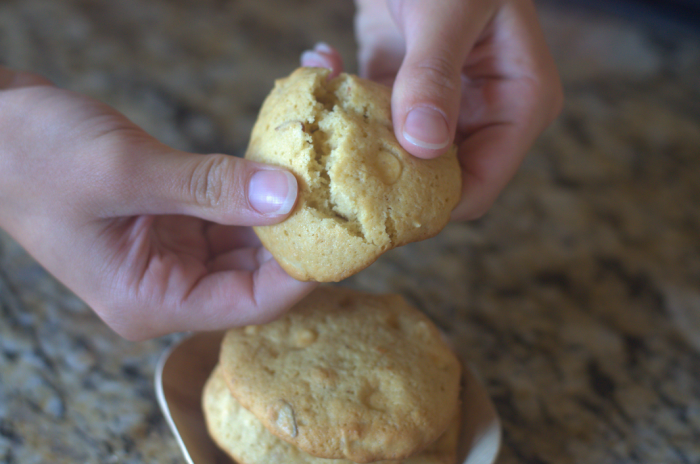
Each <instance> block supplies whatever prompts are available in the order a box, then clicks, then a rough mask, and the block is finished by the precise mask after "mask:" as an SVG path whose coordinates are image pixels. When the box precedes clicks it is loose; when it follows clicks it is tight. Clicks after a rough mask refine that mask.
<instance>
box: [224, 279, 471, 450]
mask: <svg viewBox="0 0 700 464" xmlns="http://www.w3.org/2000/svg"><path fill="white" fill-rule="evenodd" d="M219 362H220V364H221V367H222V370H223V373H224V377H225V379H226V382H227V384H228V385H229V389H230V391H231V393H232V394H233V396H234V397H235V398H236V399H237V400H238V401H239V402H240V403H241V404H242V405H243V406H244V407H245V408H246V409H248V410H250V412H252V413H253V414H254V415H255V416H256V417H257V418H258V419H259V420H260V421H261V422H262V423H263V424H264V426H265V427H266V428H267V429H268V430H270V432H272V433H273V434H275V435H277V436H278V437H279V438H281V439H283V440H285V441H287V442H289V443H291V444H293V445H295V446H296V447H298V448H299V449H301V450H303V451H304V452H306V453H308V454H311V455H313V456H318V457H323V458H329V459H348V460H351V461H354V462H361V463H363V462H372V461H378V460H398V459H403V458H405V457H407V456H410V455H412V454H414V453H416V452H417V451H420V450H422V449H424V448H425V447H426V446H428V445H429V444H430V443H433V442H434V441H435V440H436V439H437V438H438V437H439V436H440V435H441V434H442V433H443V432H445V430H446V429H447V427H448V424H449V422H450V419H451V418H452V416H453V415H454V412H455V411H456V410H457V407H458V393H459V378H460V364H459V361H458V360H457V358H456V356H455V355H454V354H453V353H452V351H450V349H449V348H448V347H447V345H446V344H445V343H444V341H443V340H442V337H441V335H440V333H439V331H438V330H437V328H436V327H435V326H434V325H433V323H432V322H431V321H430V320H429V319H428V318H427V317H426V316H425V315H424V314H423V313H421V312H420V311H418V310H417V309H415V308H413V307H411V306H410V305H408V304H407V303H406V302H405V300H404V299H403V298H401V297H400V296H398V295H371V294H367V293H360V292H356V291H353V290H350V289H347V288H339V287H321V288H319V289H317V290H316V291H315V292H314V293H312V294H311V295H310V296H308V297H307V298H306V299H304V300H303V301H302V302H301V303H299V304H297V305H296V306H295V307H294V308H292V310H291V311H290V312H289V313H288V314H287V315H286V316H284V317H283V318H282V319H279V320H277V321H275V322H272V323H269V324H266V325H261V326H248V327H244V328H238V329H233V330H230V331H229V332H227V334H226V336H225V337H224V340H223V342H222V345H221V353H220V360H219Z"/></svg>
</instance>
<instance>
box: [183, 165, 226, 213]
mask: <svg viewBox="0 0 700 464" xmlns="http://www.w3.org/2000/svg"><path fill="white" fill-rule="evenodd" d="M232 171H233V164H232V163H231V160H230V159H228V157H227V156H226V155H205V156H203V158H202V159H201V160H199V161H198V162H197V164H196V166H195V168H194V169H193V170H192V173H191V175H190V177H189V181H188V185H187V189H188V194H189V197H190V198H191V199H192V201H193V202H194V203H195V204H197V205H199V206H203V207H206V208H217V207H219V206H220V205H221V203H222V201H224V198H225V197H226V195H225V186H226V180H227V179H229V178H231V177H232V176H231V174H232Z"/></svg>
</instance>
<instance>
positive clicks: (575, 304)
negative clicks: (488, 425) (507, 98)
mask: <svg viewBox="0 0 700 464" xmlns="http://www.w3.org/2000/svg"><path fill="white" fill-rule="evenodd" d="M538 8H539V12H540V19H541V22H542V26H543V28H544V30H545V33H546V36H547V39H548V42H549V44H550V46H551V48H552V51H553V53H554V56H555V58H556V60H557V63H558V66H559V69H560V72H561V76H562V80H563V82H564V89H565V93H566V104H565V108H564V111H563V113H562V115H561V117H560V118H559V119H558V120H557V121H556V122H555V123H554V124H553V125H552V127H551V128H550V129H548V130H547V132H545V133H544V134H543V135H542V137H541V138H540V139H539V141H538V142H537V143H536V144H535V146H534V147H533V149H532V151H531V153H530V155H529V156H528V158H527V159H526V161H525V162H524V164H523V166H522V168H521V169H520V171H519V173H518V175H517V176H516V178H515V179H514V181H513V182H512V183H511V184H510V186H509V187H508V188H507V189H506V190H505V192H504V193H503V195H502V196H501V198H500V199H499V201H498V202H497V203H496V205H495V206H494V207H493V209H492V210H491V211H490V212H489V213H488V214H487V215H486V216H485V217H484V218H482V219H480V220H478V221H473V222H470V223H468V224H451V225H450V226H448V227H447V229H446V230H445V231H443V232H442V233H441V234H440V235H439V236H438V237H436V238H434V239H431V240H427V241H425V242H420V243H416V244H412V245H409V246H406V247H402V248H400V249H397V250H394V251H392V252H390V253H388V254H387V255H385V256H384V257H382V258H381V259H380V260H379V261H378V262H377V263H376V264H374V265H373V266H372V267H370V268H369V269H367V270H366V271H363V272H361V273H360V274H358V275H356V276H354V277H353V278H351V279H349V280H348V281H346V282H345V284H347V285H351V286H353V287H355V288H358V289H362V290H368V291H377V292H397V293H401V294H403V295H404V296H405V297H406V298H408V299H409V300H410V301H411V302H412V303H414V304H415V305H417V306H418V307H419V308H421V309H422V310H423V311H425V312H426V313H427V314H429V315H430V317H431V318H432V319H433V320H434V321H435V322H436V323H437V324H438V325H439V326H440V327H441V328H442V329H443V330H444V331H445V332H446V333H447V334H448V336H449V337H450V338H451V339H452V340H453V341H454V342H455V344H456V345H457V347H458V350H459V351H460V353H461V354H462V355H463V356H464V357H465V358H467V359H468V360H469V361H470V362H471V363H472V364H473V365H474V366H475V368H476V370H477V371H478V372H479V374H480V376H481V377H482V379H483V380H484V383H485V385H486V387H487V389H488V390H489V393H490V394H491V396H492V398H493V399H494V402H495V404H496V407H497V409H498V411H499V414H500V415H501V417H502V419H503V425H504V444H503V450H502V453H501V457H500V460H499V462H501V463H505V464H511V463H523V464H546V463H557V464H562V463H563V464H568V463H596V464H601V463H697V462H700V352H699V350H700V3H699V2H698V1H697V0H673V1H663V2H662V1H653V0H639V1H632V0H619V1H603V0H600V1H598V0H593V1H585V2H584V1H577V0H561V1H554V0H547V1H545V0H542V1H539V2H538ZM353 14H354V8H353V4H352V2H351V1H350V0H247V1H245V0H228V1H226V0H149V1H146V0H119V1H113V0H112V1H110V0H61V1H56V0H0V64H2V65H5V66H8V67H12V68H15V69H25V70H31V71H34V72H37V73H40V74H43V75H44V76H46V77H48V78H49V79H51V80H52V81H53V82H55V83H56V84H57V85H59V86H61V87H66V88H69V89H72V90H75V91H77V92H81V93H85V94H88V95H90V96H93V97H95V98H97V99H100V100H102V101H105V102H107V103H109V104H111V105H113V106H114V107H116V108H117V109H118V110H120V111H122V112H123V113H125V114H126V115H127V116H128V117H129V118H131V119H132V120H133V121H135V122H136V123H138V124H139V125H141V126H142V127H144V128H145V129H146V130H147V131H148V132H150V133H151V134H153V135H154V136H155V137H157V138H158V139H160V140H161V141H163V142H165V143H167V144H169V145H171V146H173V147H176V148H179V149H183V150H190V151H196V152H203V153H205V152H207V153H208V152H223V153H230V154H234V155H241V154H242V153H243V152H244V151H245V147H246V144H247V140H248V134H249V132H250V129H251V127H252V125H253V123H254V121H255V118H256V115H257V111H258V109H259V107H260V104H261V102H262V100H263V98H264V97H265V95H266V94H267V93H268V92H269V90H270V89H271V87H272V84H273V81H274V79H276V78H278V77H282V76H285V75H287V74H289V73H290V72H291V71H292V70H293V69H294V68H295V67H296V66H297V65H298V59H299V55H300V53H301V52H302V51H303V50H304V49H306V48H310V47H312V46H313V45H314V44H315V43H316V42H317V41H325V42H327V43H329V44H331V45H333V46H335V47H337V48H338V49H339V50H340V51H341V53H342V54H343V56H344V57H345V60H346V67H347V69H348V70H349V71H355V70H356V65H355V61H354V57H355V53H356V45H355V40H354V37H353V29H352V18H353ZM181 337H182V335H171V336H168V337H163V338H161V339H158V340H153V341H149V342H144V343H128V342H125V341H123V340H121V339H119V338H118V337H117V336H116V335H114V334H113V333H112V332H111V331H110V330H109V329H108V328H106V327H105V326H104V325H103V324H102V323H101V321H100V320H99V319H98V318H97V317H96V316H95V315H94V314H93V313H92V312H91V311H90V309H89V308H87V307H86V306H85V305H84V304H83V303H82V302H81V301H80V300H79V299H77V298H76V297H75V296H74V295H72V294H71V293H70V292H69V291H68V290H67V289H65V288H64V287H63V286H61V285H60V284H59V283H57V282H56V281H55V280H54V279H53V278H52V277H51V276H49V275H48V274H47V273H46V272H45V271H43V269H41V267H39V266H38V265H37V264H36V263H35V262H34V261H33V260H32V259H31V258H30V257H29V256H27V255H26V253H24V252H23V251H22V250H21V249H20V248H19V247H18V246H17V244H16V243H15V242H14V241H13V240H12V239H11V238H10V237H8V236H7V235H5V234H3V233H2V232H0V463H16V462H17V463H34V462H36V463H39V462H52V463H64V462H65V463H73V462H90V463H93V462H94V463H98V462H99V463H109V462H115V463H117V462H119V463H142V462H172V463H176V462H182V460H181V458H180V454H179V450H178V448H177V445H176V443H175V441H174V439H173V437H172V436H171V434H170V432H169V430H168V429H167V425H166V424H165V422H164V420H163V418H162V416H161V414H160V412H159V410H158V407H157V405H156V402H155V398H154V394H153V386H152V375H153V370H154V366H155V363H156V360H157V358H158V356H159V354H160V352H161V351H162V350H163V349H164V348H165V347H167V346H169V345H170V344H172V343H173V342H175V341H177V340H179V339H180V338H181Z"/></svg>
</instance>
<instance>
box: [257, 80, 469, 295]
mask: <svg viewBox="0 0 700 464" xmlns="http://www.w3.org/2000/svg"><path fill="white" fill-rule="evenodd" d="M327 76H328V70H327V69H321V68H300V69H297V70H296V71H294V72H293V73H292V74H291V75H290V76H289V77H287V78H286V79H280V80H278V81H276V82H275V88H274V90H273V91H272V93H270V95H269V96H268V97H267V99H266V100H265V103H264V104H263V106H262V109H261V110H260V115H259V116H258V120H257V122H256V124H255V127H254V128H253V132H252V135H251V140H250V145H249V146H248V150H247V152H246V158H247V159H250V160H254V161H260V162H264V163H268V164H273V165H278V166H284V167H286V168H288V169H290V170H291V171H292V172H293V173H294V174H295V175H296V177H297V180H298V183H299V198H298V200H297V204H296V206H295V208H294V210H293V212H292V215H291V216H290V217H289V218H288V219H287V220H286V221H284V222H283V223H281V224H276V225H272V226H264V227H256V228H255V232H256V233H257V235H258V237H259V238H260V240H261V241H262V243H263V245H264V246H265V248H267V249H268V250H269V251H270V252H271V253H272V255H273V256H274V257H275V259H276V260H277V261H278V262H279V263H280V265H281V266H282V267H283V268H284V270H285V271H287V273H289V275H291V276H292V277H294V278H296V279H298V280H315V281H319V282H329V281H336V282H337V281H339V280H341V279H344V278H346V277H348V276H350V275H352V274H354V273H356V272H358V271H361V270H362V269H364V268H365V267H367V266H369V265H370V264H372V263H373V262H374V261H375V260H376V259H377V258H378V257H379V256H380V255H381V254H382V253H384V252H385V251H387V250H389V249H391V248H394V247H397V246H401V245H405V244H407V243H409V242H415V241H418V240H423V239H426V238H429V237H432V236H434V235H435V234H437V233H438V232H439V231H440V230H441V229H442V228H443V227H444V226H445V225H446V224H447V222H448V221H449V218H450V213H451V211H452V209H453V208H454V207H455V205H456V204H457V202H458V200H459V197H460V192H461V185H462V184H461V174H460V167H459V163H458V161H457V156H456V148H455V147H452V148H450V150H449V151H448V152H447V153H445V154H444V155H442V156H440V157H439V158H436V159H432V160H423V159H419V158H416V157H413V156H411V155H410V154H408V153H407V152H406V151H405V150H404V149H403V148H402V147H401V145H399V142H398V141H397V140H396V137H395V136H394V129H393V126H392V122H391V95H390V90H389V88H387V87H385V86H383V85H380V84H377V83H375V82H371V81H368V80H365V79H361V78H359V77H356V76H352V75H348V74H341V75H340V76H339V77H336V78H334V79H332V80H330V81H329V80H327Z"/></svg>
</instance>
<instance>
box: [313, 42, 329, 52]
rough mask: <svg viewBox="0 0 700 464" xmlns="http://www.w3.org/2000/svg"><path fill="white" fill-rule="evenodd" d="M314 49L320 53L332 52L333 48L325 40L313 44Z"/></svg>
mask: <svg viewBox="0 0 700 464" xmlns="http://www.w3.org/2000/svg"><path fill="white" fill-rule="evenodd" d="M314 50H315V51H317V52H321V53H333V49H332V48H331V46H330V45H328V44H327V43H326V42H319V43H317V44H316V45H315V46H314Z"/></svg>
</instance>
